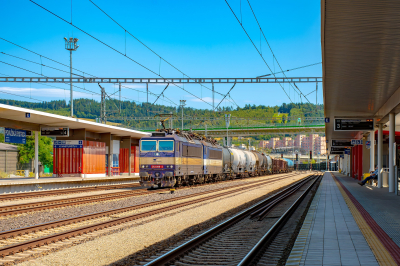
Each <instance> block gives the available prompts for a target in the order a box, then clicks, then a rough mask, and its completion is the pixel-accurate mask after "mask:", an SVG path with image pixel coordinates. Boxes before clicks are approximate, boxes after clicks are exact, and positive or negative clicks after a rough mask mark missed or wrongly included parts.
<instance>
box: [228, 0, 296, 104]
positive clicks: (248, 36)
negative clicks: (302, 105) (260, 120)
mask: <svg viewBox="0 0 400 266" xmlns="http://www.w3.org/2000/svg"><path fill="white" fill-rule="evenodd" d="M225 3H226V4H227V5H228V7H229V9H230V10H231V12H232V14H233V15H234V16H235V18H236V20H237V22H238V23H239V24H240V26H241V27H242V29H243V31H244V33H246V35H247V38H249V40H250V42H251V44H252V45H253V46H254V48H255V49H256V51H257V53H258V54H259V55H260V57H261V59H262V60H263V61H264V63H265V65H266V66H267V67H268V69H269V70H270V71H271V72H273V71H272V69H271V67H270V66H269V65H268V63H267V61H265V59H264V57H263V56H262V54H261V53H260V51H259V50H258V48H257V46H256V44H255V43H254V42H253V40H252V39H251V37H250V35H249V34H248V33H247V31H246V29H245V28H244V27H243V24H242V23H240V20H239V18H238V17H237V16H236V14H235V12H233V10H232V7H231V6H230V5H229V3H228V1H227V0H225ZM278 84H279V86H281V88H282V90H283V91H284V92H285V94H286V96H287V97H288V98H289V100H290V102H292V103H293V101H292V99H291V98H290V96H289V95H288V94H287V92H286V90H285V88H284V87H283V86H282V84H281V83H278Z"/></svg>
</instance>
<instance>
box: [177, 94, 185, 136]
mask: <svg viewBox="0 0 400 266" xmlns="http://www.w3.org/2000/svg"><path fill="white" fill-rule="evenodd" d="M179 101H180V103H181V104H180V106H181V109H182V131H183V107H185V105H186V104H185V103H186V100H179Z"/></svg>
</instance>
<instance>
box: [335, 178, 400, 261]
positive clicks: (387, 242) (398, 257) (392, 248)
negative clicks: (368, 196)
mask: <svg viewBox="0 0 400 266" xmlns="http://www.w3.org/2000/svg"><path fill="white" fill-rule="evenodd" d="M334 178H335V179H336V180H337V181H338V182H339V184H340V186H341V187H342V188H343V190H344V191H345V192H346V194H347V196H349V198H350V199H351V201H352V202H353V204H354V205H355V206H356V208H357V209H358V211H359V212H360V213H361V215H362V217H363V218H364V220H365V221H366V222H367V224H368V225H369V227H370V228H371V229H372V231H373V232H374V233H375V235H376V236H377V237H378V238H379V240H380V241H381V242H382V244H383V245H384V246H385V248H386V249H387V251H389V253H390V255H391V256H392V257H393V259H394V260H395V261H396V263H397V264H398V265H400V248H399V246H397V244H396V243H395V242H394V241H393V240H392V239H391V238H390V237H389V236H388V235H387V234H386V232H385V231H383V229H382V228H381V227H380V226H379V225H378V224H377V223H376V222H375V220H374V219H373V218H372V217H371V215H370V214H369V213H368V212H367V211H366V210H365V209H364V207H363V206H362V205H361V204H360V203H359V202H358V200H357V199H356V198H355V197H354V196H353V195H352V194H351V193H350V191H349V190H348V189H347V188H346V187H345V186H344V185H343V184H342V182H340V180H339V179H338V178H337V177H336V176H335V175H334Z"/></svg>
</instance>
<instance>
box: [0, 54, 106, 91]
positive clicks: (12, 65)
mask: <svg viewBox="0 0 400 266" xmlns="http://www.w3.org/2000/svg"><path fill="white" fill-rule="evenodd" d="M0 63H2V64H6V65H9V66H12V67H15V68H18V69H21V70H24V71H27V72H31V73H33V74H36V75H39V76H43V77H45V78H47V77H46V76H45V75H42V74H40V73H37V72H35V71H32V70H29V69H26V68H23V67H19V66H16V65H13V64H10V63H7V62H4V61H0ZM62 83H64V84H67V85H70V84H69V83H66V82H62ZM72 86H73V87H75V88H78V89H81V90H84V91H88V92H91V93H92V94H97V95H100V94H99V93H97V92H94V91H91V90H88V89H84V88H81V87H78V86H75V85H72Z"/></svg>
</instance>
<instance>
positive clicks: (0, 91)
mask: <svg viewBox="0 0 400 266" xmlns="http://www.w3.org/2000/svg"><path fill="white" fill-rule="evenodd" d="M0 93H5V94H10V95H13V96H17V97H22V98H26V99H30V100H35V101H38V102H43V101H41V100H38V99H35V98H31V97H28V96H22V95H18V94H14V93H11V92H5V91H2V90H0Z"/></svg>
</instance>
